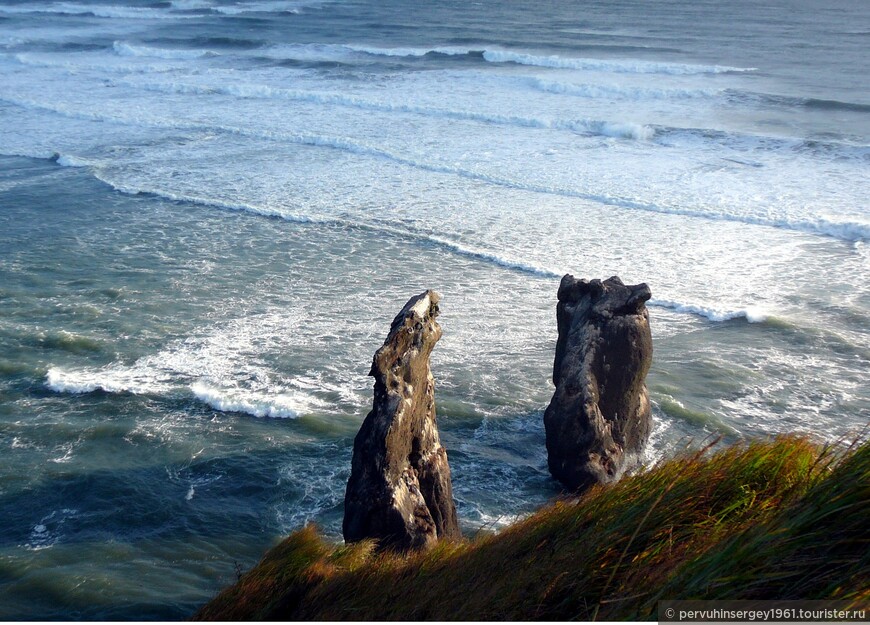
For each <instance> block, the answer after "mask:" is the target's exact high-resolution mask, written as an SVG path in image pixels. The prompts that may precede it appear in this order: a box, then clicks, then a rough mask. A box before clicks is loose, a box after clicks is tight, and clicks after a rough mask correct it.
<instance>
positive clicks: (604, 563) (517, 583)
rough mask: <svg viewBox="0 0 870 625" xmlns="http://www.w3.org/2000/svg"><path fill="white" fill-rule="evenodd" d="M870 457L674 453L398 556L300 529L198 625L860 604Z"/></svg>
mask: <svg viewBox="0 0 870 625" xmlns="http://www.w3.org/2000/svg"><path fill="white" fill-rule="evenodd" d="M868 510H870V444H868V443H864V444H861V445H859V444H855V445H853V446H852V447H851V448H849V449H848V450H845V451H844V450H839V451H834V449H833V448H822V447H820V446H818V445H816V444H814V443H812V442H810V441H809V440H806V439H803V438H797V437H783V438H778V439H775V440H773V441H767V442H752V443H749V444H744V445H738V446H734V447H730V448H726V449H723V450H721V451H718V452H716V453H711V452H709V451H707V452H697V453H695V454H693V455H688V454H687V455H685V456H683V457H679V458H676V459H673V460H670V461H668V462H665V463H662V464H661V465H659V466H657V467H655V468H653V469H652V470H650V471H648V472H646V473H643V474H639V475H635V476H632V477H628V478H625V479H623V480H622V481H621V482H619V483H618V484H616V485H613V486H608V487H596V488H594V489H592V490H591V491H589V492H587V493H586V494H585V495H583V496H582V497H581V498H579V499H576V498H575V499H571V500H563V501H558V502H555V503H553V504H552V505H550V506H548V507H546V508H544V509H542V510H540V511H539V512H537V513H536V514H534V515H532V516H530V517H528V518H526V519H524V520H523V521H520V522H518V523H516V524H514V525H512V526H511V527H509V528H507V529H505V530H504V531H502V532H500V533H499V534H495V535H486V536H482V537H479V538H476V539H474V540H466V541H461V542H441V543H439V544H438V545H437V546H436V547H435V548H434V549H432V550H430V551H428V552H425V553H414V554H411V555H408V556H402V555H395V554H382V553H375V551H374V549H373V544H372V543H371V542H361V543H356V544H353V545H348V546H345V545H335V544H330V543H327V542H325V541H324V540H323V539H322V538H321V537H320V536H319V535H318V533H317V530H316V529H315V528H314V527H311V526H308V527H305V528H303V529H301V530H299V531H297V532H295V533H294V534H292V535H291V536H289V537H288V538H287V539H285V540H284V541H283V542H282V543H281V544H279V545H278V546H277V547H275V548H274V549H272V550H271V551H269V552H268V553H267V554H266V556H265V557H264V558H263V560H262V561H261V562H260V563H259V564H258V565H257V566H256V567H254V568H253V569H251V570H250V571H248V572H247V573H245V574H244V575H242V576H241V578H240V580H239V582H238V583H237V584H235V585H234V586H232V587H230V588H227V589H226V590H224V591H223V592H221V593H220V594H219V595H218V596H217V597H216V598H215V599H213V600H212V601H211V602H210V603H208V604H207V605H206V606H204V607H203V608H202V609H201V610H200V611H199V613H198V614H197V615H196V616H195V617H194V618H196V619H202V620H251V619H267V620H285V619H287V620H308V619H316V620H393V619H401V620H407V621H411V620H437V619H445V620H490V619H499V620H505V619H507V620H536V619H545V620H570V619H579V620H595V619H598V620H623V619H656V603H657V602H658V601H659V600H662V599H700V598H704V599H845V600H852V601H854V602H861V601H866V600H868V599H870V518H868V516H870V515H868Z"/></svg>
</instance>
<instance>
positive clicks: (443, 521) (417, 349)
mask: <svg viewBox="0 0 870 625" xmlns="http://www.w3.org/2000/svg"><path fill="white" fill-rule="evenodd" d="M438 300H439V295H438V294H437V293H436V292H435V291H426V292H425V293H421V294H420V295H417V296H416V297H412V298H411V299H410V300H408V303H407V304H405V307H404V308H402V311H401V312H400V313H399V314H398V316H397V317H396V318H395V319H394V320H393V324H392V326H391V327H390V333H389V335H388V336H387V339H386V341H384V344H383V346H382V347H381V348H380V349H379V350H378V351H377V352H376V353H375V356H374V359H373V361H372V369H371V371H370V372H369V375H371V376H374V378H375V390H374V401H373V403H372V410H371V412H369V414H368V415H367V416H366V418H365V421H363V424H362V427H361V428H360V431H359V433H358V434H357V435H356V438H355V439H354V444H353V461H352V465H351V474H350V479H349V480H348V483H347V492H346V494H345V498H344V524H343V531H344V539H345V540H346V541H347V542H354V541H358V540H362V539H364V538H376V539H378V544H379V548H381V549H393V550H398V551H405V550H409V549H421V548H422V549H425V548H428V547H430V546H432V545H433V544H435V542H436V541H437V540H438V539H441V538H453V537H458V536H459V535H460V532H459V523H458V520H457V517H456V506H455V504H454V502H453V491H452V487H451V483H450V467H449V466H448V464H447V452H446V451H445V449H444V448H443V447H442V446H441V441H440V438H439V436H438V428H437V426H436V423H435V379H434V378H433V377H432V372H431V370H430V369H429V355H430V354H431V353H432V349H433V348H434V347H435V343H437V342H438V339H440V338H441V326H439V325H438V323H437V322H436V321H435V317H436V316H437V315H438Z"/></svg>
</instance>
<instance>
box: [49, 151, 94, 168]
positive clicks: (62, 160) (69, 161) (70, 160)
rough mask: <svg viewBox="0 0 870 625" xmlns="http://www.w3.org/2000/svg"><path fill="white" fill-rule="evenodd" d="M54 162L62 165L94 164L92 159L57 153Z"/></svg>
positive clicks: (84, 165) (86, 165) (83, 165)
mask: <svg viewBox="0 0 870 625" xmlns="http://www.w3.org/2000/svg"><path fill="white" fill-rule="evenodd" d="M56 162H57V164H58V165H60V166H62V167H91V166H92V165H95V163H94V161H91V160H89V159H86V158H81V157H79V156H75V155H73V154H58V155H57V158H56Z"/></svg>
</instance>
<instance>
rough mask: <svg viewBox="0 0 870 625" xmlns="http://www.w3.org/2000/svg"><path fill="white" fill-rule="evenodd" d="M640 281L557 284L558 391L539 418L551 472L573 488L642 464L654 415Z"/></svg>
mask: <svg viewBox="0 0 870 625" xmlns="http://www.w3.org/2000/svg"><path fill="white" fill-rule="evenodd" d="M650 296H651V294H650V290H649V287H648V286H647V285H646V284H638V285H634V286H626V285H625V284H623V283H622V281H621V280H620V279H619V278H618V277H616V276H614V277H612V278H609V279H607V280H605V281H603V282H602V281H601V280H590V281H587V280H578V279H575V278H574V276H572V275H565V276H564V277H563V278H562V282H561V284H560V285H559V293H558V299H559V303H558V305H557V307H556V320H557V325H558V330H559V338H558V341H557V343H556V358H555V361H554V363H553V383H554V384H555V386H556V391H555V392H554V393H553V399H552V400H551V401H550V405H549V406H548V407H547V410H546V412H545V413H544V427H545V429H546V438H547V463H548V465H549V468H550V473H551V474H552V475H553V477H555V478H556V479H557V480H559V481H560V482H562V483H563V484H564V485H565V486H566V487H567V488H568V489H570V490H573V491H581V490H584V489H586V488H588V487H590V486H592V485H594V484H601V483H608V482H613V481H615V480H617V479H619V477H620V476H621V475H622V473H623V471H625V469H627V468H630V467H631V466H633V465H634V464H636V463H637V461H638V460H639V459H640V454H641V452H642V451H643V448H644V447H645V445H646V443H647V440H648V439H649V433H650V427H651V425H652V418H651V412H650V404H649V393H648V392H647V388H646V384H645V378H646V374H647V371H649V367H650V364H651V362H652V336H651V334H650V327H649V315H648V312H647V309H646V304H645V302H646V301H647V300H648V299H649V298H650Z"/></svg>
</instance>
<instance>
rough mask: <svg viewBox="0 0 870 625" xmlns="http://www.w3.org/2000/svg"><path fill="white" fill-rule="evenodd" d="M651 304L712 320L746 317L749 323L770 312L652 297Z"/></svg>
mask: <svg viewBox="0 0 870 625" xmlns="http://www.w3.org/2000/svg"><path fill="white" fill-rule="evenodd" d="M647 303H648V304H649V305H650V306H655V307H657V308H667V309H669V310H673V311H674V312H678V313H687V314H692V315H698V316H699V317H705V318H706V319H709V320H710V321H728V320H730V319H746V321H748V322H749V323H762V322H763V321H765V320H767V318H768V316H769V315H768V313H767V312H766V311H764V310H763V309H761V308H757V307H748V308H742V309H737V310H728V309H720V308H713V307H710V306H701V305H698V304H686V303H683V302H677V301H673V300H665V299H651V300H649V302H647Z"/></svg>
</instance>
